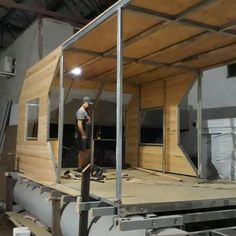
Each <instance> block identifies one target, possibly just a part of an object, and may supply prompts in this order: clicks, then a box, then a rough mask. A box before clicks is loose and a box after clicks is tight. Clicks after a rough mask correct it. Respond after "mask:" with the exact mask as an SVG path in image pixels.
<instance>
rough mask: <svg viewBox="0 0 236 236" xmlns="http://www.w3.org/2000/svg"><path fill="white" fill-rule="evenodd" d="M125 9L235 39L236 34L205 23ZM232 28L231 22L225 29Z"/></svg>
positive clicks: (144, 10)
mask: <svg viewBox="0 0 236 236" xmlns="http://www.w3.org/2000/svg"><path fill="white" fill-rule="evenodd" d="M126 9H128V10H130V11H135V12H138V13H140V14H146V15H151V16H155V17H157V18H159V19H162V20H166V21H169V22H179V23H181V24H184V25H188V26H191V27H194V28H199V29H203V30H207V31H209V32H216V33H220V34H223V35H228V36H232V37H236V33H233V32H231V31H227V30H224V29H222V28H221V27H218V26H213V25H209V24H205V23H201V22H197V21H193V20H188V19H183V16H181V17H180V16H179V18H177V19H176V18H175V16H174V15H169V14H166V13H162V12H158V11H153V10H149V9H145V8H142V7H137V6H133V5H129V6H127V8H126ZM234 26H235V22H233V23H232V25H230V26H227V27H230V28H232V27H234Z"/></svg>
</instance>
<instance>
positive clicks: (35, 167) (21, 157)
mask: <svg viewBox="0 0 236 236" xmlns="http://www.w3.org/2000/svg"><path fill="white" fill-rule="evenodd" d="M60 55H61V48H57V49H56V50H54V51H53V52H52V53H50V54H49V55H48V56H46V57H45V58H44V59H42V60H41V61H39V62H38V63H36V64H35V65H34V66H32V67H31V68H30V69H29V70H28V71H27V73H26V78H25V81H24V85H23V89H22V92H21V95H20V100H19V118H18V119H19V120H18V130H17V151H16V168H18V170H19V171H20V172H22V173H23V174H24V176H26V177H27V178H29V179H34V180H35V179H36V180H38V181H39V182H44V181H46V182H55V181H56V174H55V169H54V163H53V161H52V159H51V158H50V150H49V148H48V144H47V141H48V140H47V139H48V133H47V132H48V93H49V89H50V86H51V83H52V80H53V78H54V76H55V74H56V73H57V67H58V62H59V58H60ZM35 98H39V123H38V138H37V140H25V128H26V127H25V124H26V122H25V119H26V103H27V102H28V101H31V100H32V99H35Z"/></svg>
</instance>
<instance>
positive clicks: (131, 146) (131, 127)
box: [125, 90, 139, 167]
mask: <svg viewBox="0 0 236 236" xmlns="http://www.w3.org/2000/svg"><path fill="white" fill-rule="evenodd" d="M138 145H139V90H137V92H136V93H135V94H133V96H132V98H131V101H130V103H129V104H128V107H127V113H126V124H125V160H126V163H128V164H130V165H131V166H133V167H137V166H138V153H139V151H138Z"/></svg>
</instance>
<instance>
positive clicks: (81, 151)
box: [75, 97, 93, 170]
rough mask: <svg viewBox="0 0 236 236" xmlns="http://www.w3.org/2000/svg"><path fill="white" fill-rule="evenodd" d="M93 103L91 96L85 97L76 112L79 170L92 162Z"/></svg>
mask: <svg viewBox="0 0 236 236" xmlns="http://www.w3.org/2000/svg"><path fill="white" fill-rule="evenodd" d="M92 104H93V102H92V99H91V98H90V97H84V98H83V104H82V106H81V107H80V108H79V109H78V111H77V112H76V126H75V127H76V128H75V129H76V134H75V138H76V141H77V145H78V157H77V158H78V170H82V169H84V168H85V167H86V166H87V165H88V164H89V163H90V153H91V151H90V149H91V118H90V116H89V113H88V108H89V107H90V106H91V105H92Z"/></svg>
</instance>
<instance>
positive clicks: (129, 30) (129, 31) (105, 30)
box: [73, 9, 160, 52]
mask: <svg viewBox="0 0 236 236" xmlns="http://www.w3.org/2000/svg"><path fill="white" fill-rule="evenodd" d="M123 22H124V23H123V40H124V41H125V40H127V39H129V38H132V37H133V36H136V35H138V34H140V33H142V32H143V31H145V30H146V29H148V28H150V27H152V26H154V25H156V24H158V23H159V22H160V19H158V18H156V17H153V16H149V15H140V14H135V13H134V12H131V11H127V10H125V9H124V11H123ZM137 22H142V24H137ZM134 25H135V27H134ZM116 26H117V17H116V15H114V16H112V17H111V18H109V19H108V20H106V21H105V22H103V23H102V24H100V25H99V26H98V27H96V28H95V29H94V30H92V31H90V32H88V33H87V34H86V35H85V36H83V37H82V38H81V39H80V40H79V41H77V42H76V43H74V45H73V47H75V48H83V49H88V50H94V51H97V52H105V51H107V50H110V49H112V48H114V47H116V36H117V30H116V28H117V27H116ZM95 40H96V42H95Z"/></svg>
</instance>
